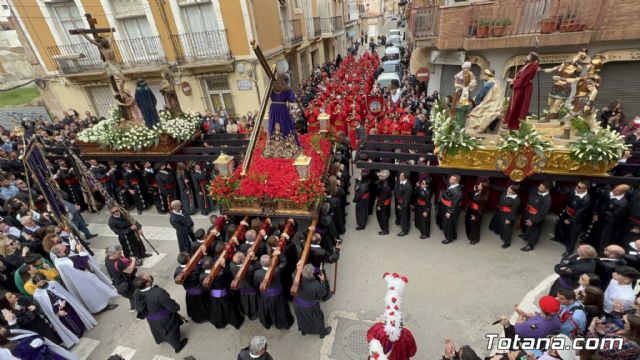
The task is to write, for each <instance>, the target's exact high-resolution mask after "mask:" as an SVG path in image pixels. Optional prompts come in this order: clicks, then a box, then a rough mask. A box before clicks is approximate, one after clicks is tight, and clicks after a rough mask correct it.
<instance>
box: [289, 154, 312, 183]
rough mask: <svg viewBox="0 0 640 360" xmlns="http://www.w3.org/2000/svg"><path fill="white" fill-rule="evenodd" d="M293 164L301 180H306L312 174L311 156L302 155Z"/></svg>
mask: <svg viewBox="0 0 640 360" xmlns="http://www.w3.org/2000/svg"><path fill="white" fill-rule="evenodd" d="M293 166H295V167H296V171H297V172H298V176H300V181H302V180H306V179H307V178H309V176H310V175H311V157H309V156H304V155H300V156H298V157H297V158H296V160H295V161H294V162H293Z"/></svg>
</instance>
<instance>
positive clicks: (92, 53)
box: [47, 36, 167, 75]
mask: <svg viewBox="0 0 640 360" xmlns="http://www.w3.org/2000/svg"><path fill="white" fill-rule="evenodd" d="M114 43H115V44H113V46H114V49H115V52H116V65H118V66H120V67H121V68H122V69H123V70H127V69H131V70H133V69H136V70H138V69H150V68H158V67H160V66H163V65H165V64H167V58H166V57H165V55H164V49H163V48H162V43H161V42H160V38H159V37H158V36H149V37H145V38H139V39H122V40H115V41H114ZM47 54H48V55H49V58H50V59H51V60H52V61H53V63H54V65H55V66H56V69H57V70H58V71H59V72H60V73H61V74H65V75H74V74H84V73H95V72H101V71H104V69H105V64H104V61H103V60H102V58H101V57H100V52H99V51H98V49H97V47H96V46H95V45H93V44H91V43H89V42H82V43H78V44H68V45H56V46H49V47H47Z"/></svg>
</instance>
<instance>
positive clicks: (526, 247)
mask: <svg viewBox="0 0 640 360" xmlns="http://www.w3.org/2000/svg"><path fill="white" fill-rule="evenodd" d="M520 250H522V251H524V252H527V251H531V250H533V246H531V245H527V246H525V247H523V248H522V249H520Z"/></svg>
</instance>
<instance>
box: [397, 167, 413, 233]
mask: <svg viewBox="0 0 640 360" xmlns="http://www.w3.org/2000/svg"><path fill="white" fill-rule="evenodd" d="M412 192H413V190H412V189H411V185H410V184H409V181H408V180H407V174H406V173H405V172H401V173H400V176H399V177H398V183H397V184H396V188H395V189H394V190H393V194H394V196H395V198H396V224H397V225H400V226H401V227H402V231H401V232H400V233H399V234H398V236H405V235H407V234H408V233H409V226H410V225H409V224H410V220H411V211H410V210H411V207H410V202H411V194H412Z"/></svg>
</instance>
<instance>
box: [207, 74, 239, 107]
mask: <svg viewBox="0 0 640 360" xmlns="http://www.w3.org/2000/svg"><path fill="white" fill-rule="evenodd" d="M202 81H203V83H204V88H205V91H206V92H207V102H208V104H209V108H210V109H211V110H213V111H223V110H224V111H225V112H226V113H227V115H228V116H230V117H235V114H236V111H235V106H234V105H233V95H232V93H231V88H230V87H229V78H228V77H227V75H212V76H207V77H204V78H203V79H202Z"/></svg>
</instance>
